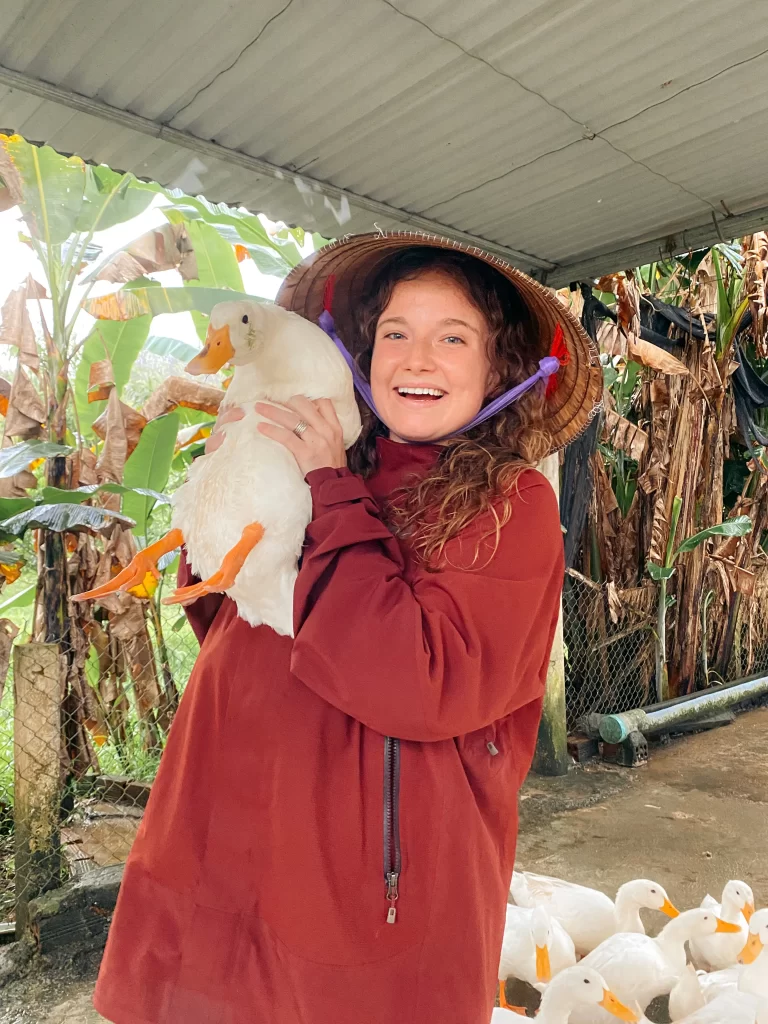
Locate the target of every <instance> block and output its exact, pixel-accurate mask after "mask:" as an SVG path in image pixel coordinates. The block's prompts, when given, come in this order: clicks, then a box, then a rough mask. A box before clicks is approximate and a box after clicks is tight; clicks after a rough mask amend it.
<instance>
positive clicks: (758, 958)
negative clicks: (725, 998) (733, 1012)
mask: <svg viewBox="0 0 768 1024" xmlns="http://www.w3.org/2000/svg"><path fill="white" fill-rule="evenodd" d="M739 963H741V964H743V965H744V966H743V967H742V968H741V971H740V974H739V981H738V986H739V991H740V992H749V993H750V994H751V995H754V996H757V997H758V999H762V1000H766V1001H768V908H766V909H764V910H758V911H757V913H756V914H753V915H752V918H751V920H750V922H749V937H748V938H747V942H746V945H745V946H744V949H742V951H741V953H740V954H739Z"/></svg>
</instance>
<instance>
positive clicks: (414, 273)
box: [350, 246, 552, 560]
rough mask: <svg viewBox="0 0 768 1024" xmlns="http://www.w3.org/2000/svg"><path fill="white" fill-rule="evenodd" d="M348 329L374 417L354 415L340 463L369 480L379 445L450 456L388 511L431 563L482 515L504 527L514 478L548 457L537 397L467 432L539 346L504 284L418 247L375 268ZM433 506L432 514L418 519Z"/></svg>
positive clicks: (464, 258)
mask: <svg viewBox="0 0 768 1024" xmlns="http://www.w3.org/2000/svg"><path fill="white" fill-rule="evenodd" d="M355 320H356V327H357V333H358V338H359V340H358V345H357V350H358V351H359V352H360V355H359V357H358V361H359V363H360V366H361V368H362V369H363V371H364V372H367V373H368V374H369V376H370V381H371V392H372V395H373V399H374V402H375V405H376V410H377V413H378V415H377V416H374V415H372V414H371V413H370V411H368V412H367V413H366V412H364V414H363V422H364V427H363V434H362V436H361V439H360V441H359V442H358V444H357V445H356V446H355V449H354V450H353V451H352V452H351V453H350V465H351V466H352V467H353V468H354V469H356V470H358V472H361V473H363V474H364V475H365V474H368V473H370V472H371V470H372V468H373V466H374V465H375V464H376V459H377V452H376V445H377V438H379V437H381V436H385V437H389V439H390V440H392V441H400V442H403V441H406V442H411V443H420V444H424V443H429V442H435V441H437V442H438V443H439V444H440V445H441V446H442V447H444V448H446V447H447V448H448V449H449V450H448V451H446V452H445V453H444V455H443V457H442V458H441V459H440V460H438V461H437V462H436V463H435V465H434V467H433V468H432V471H431V472H430V473H427V474H425V475H423V477H422V479H421V480H420V481H419V483H418V485H417V486H415V487H413V488H410V489H408V490H404V491H402V492H401V493H400V495H399V496H398V500H397V502H396V503H395V504H394V505H393V510H392V516H393V523H396V524H397V526H398V528H399V530H400V531H401V532H402V533H404V534H408V536H409V538H410V541H411V543H412V544H414V546H415V548H416V550H418V551H419V552H420V553H421V554H422V555H423V556H424V557H425V558H426V559H427V560H429V559H430V558H432V557H434V556H435V555H437V554H438V553H439V552H440V551H442V550H443V548H444V546H445V544H446V543H447V541H448V540H449V539H450V538H451V537H453V536H456V535H457V534H458V533H460V532H461V530H462V529H463V528H464V527H465V526H466V525H467V524H468V523H469V522H471V521H472V520H474V519H476V518H477V516H478V515H481V514H482V513H483V512H488V511H489V510H491V509H492V508H494V509H495V510H496V512H497V513H498V514H499V515H500V517H501V521H502V522H503V521H504V520H505V518H506V516H507V514H508V511H509V502H508V496H509V495H510V494H511V493H512V490H513V488H514V483H515V480H516V478H517V477H518V476H519V474H520V473H521V472H522V471H523V470H524V469H525V468H526V467H529V466H531V465H535V464H536V463H537V462H538V461H539V460H540V459H542V458H543V457H544V455H546V453H547V452H548V451H549V448H550V445H551V441H552V438H551V435H550V434H549V433H548V431H547V429H546V428H545V427H544V425H543V422H542V417H543V411H544V407H545V396H544V391H543V389H541V388H536V389H532V390H531V391H529V392H528V393H527V394H525V395H523V396H522V397H521V398H519V399H518V400H517V401H516V402H514V403H513V404H511V405H509V406H507V408H506V409H504V410H502V411H500V412H499V413H498V414H497V415H496V416H494V417H493V418H492V419H490V420H488V421H486V422H485V423H482V424H479V425H477V426H474V427H471V429H469V430H468V429H466V428H467V424H470V423H471V421H472V420H473V418H474V417H475V416H476V414H477V413H478V412H479V410H480V409H481V408H482V407H483V406H484V405H485V403H486V402H488V401H489V400H491V399H493V398H496V396H498V395H499V394H502V393H503V392H505V391H507V390H508V389H510V388H512V387H514V386H515V385H518V384H520V383H521V382H522V381H523V380H525V379H526V378H528V377H530V376H531V374H533V373H534V371H535V370H536V368H537V365H538V362H539V359H540V356H541V341H540V339H539V337H538V336H537V332H536V331H535V330H534V327H533V323H532V320H531V315H530V312H529V310H528V308H527V306H526V305H525V303H524V302H523V300H522V298H521V297H520V294H519V292H518V290H517V289H516V288H515V286H514V285H513V284H512V283H511V282H510V281H509V280H507V279H506V278H505V277H504V276H502V275H501V274H500V273H499V272H498V271H497V270H495V269H494V268H493V267H491V266H489V265H488V264H486V263H483V262H481V261H480V260H477V259H474V258H473V257H471V256H469V255H467V254H466V253H463V252H455V251H450V250H448V251H446V250H444V249H435V248H431V247H427V246H415V247H412V248H409V249H405V250H403V251H402V252H399V253H396V254H395V255H394V256H393V257H391V258H390V259H389V260H388V261H387V262H386V263H384V265H383V266H382V267H381V268H380V269H379V271H378V273H377V274H376V276H375V277H374V278H373V280H372V282H371V284H370V286H369V287H368V288H367V289H366V291H365V293H364V295H363V297H362V301H361V303H360V306H359V307H358V309H357V311H356V317H355ZM437 507H439V508H441V510H442V514H441V515H440V516H439V517H437V518H430V517H425V516H424V509H425V508H437Z"/></svg>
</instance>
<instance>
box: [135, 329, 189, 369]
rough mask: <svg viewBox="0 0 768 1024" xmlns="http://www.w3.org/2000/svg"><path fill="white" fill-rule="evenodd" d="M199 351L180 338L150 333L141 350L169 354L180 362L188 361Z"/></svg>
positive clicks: (156, 353) (154, 353) (155, 353)
mask: <svg viewBox="0 0 768 1024" xmlns="http://www.w3.org/2000/svg"><path fill="white" fill-rule="evenodd" d="M199 351H200V349H199V348H194V347H193V346H192V345H190V344H189V342H186V341H182V340H181V339H180V338H167V337H164V336H163V335H160V334H151V335H150V336H149V337H148V338H147V340H146V341H145V342H144V348H143V349H142V352H151V353H152V354H153V355H156V356H170V357H171V358H172V359H178V360H179V362H180V363H188V362H189V361H190V359H194V357H195V356H196V355H197V353H198V352H199Z"/></svg>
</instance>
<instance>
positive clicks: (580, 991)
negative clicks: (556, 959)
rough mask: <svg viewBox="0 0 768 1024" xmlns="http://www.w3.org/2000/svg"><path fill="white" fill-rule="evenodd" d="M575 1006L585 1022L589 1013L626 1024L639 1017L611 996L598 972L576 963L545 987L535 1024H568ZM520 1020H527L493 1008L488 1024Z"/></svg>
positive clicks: (516, 1014)
mask: <svg viewBox="0 0 768 1024" xmlns="http://www.w3.org/2000/svg"><path fill="white" fill-rule="evenodd" d="M577 1007H579V1008H581V1009H582V1010H583V1011H584V1013H586V1014H587V1019H590V1018H589V1014H590V1013H595V1012H605V1013H606V1014H607V1015H608V1020H623V1021H626V1022H627V1024H638V1021H639V1020H640V1014H639V1013H637V1012H636V1011H635V1010H632V1009H630V1008H629V1007H628V1006H625V1005H624V1003H622V1002H621V1000H620V999H618V998H617V997H616V995H614V993H613V992H612V991H611V989H610V988H609V986H608V985H607V984H606V981H605V978H603V977H602V976H601V974H600V973H599V972H598V971H595V970H592V969H591V968H589V967H583V966H582V965H581V964H577V965H576V966H575V967H568V968H566V969H565V970H564V971H562V972H561V973H560V974H558V976H557V977H556V978H553V979H552V981H551V982H550V984H549V985H548V986H547V988H546V989H545V991H544V995H543V996H542V999H541V1006H540V1007H539V1010H538V1013H537V1014H536V1024H568V1022H569V1021H570V1020H573V1012H574V1010H575V1009H576V1008H577ZM521 1020H528V1018H527V1017H526V1016H525V1014H521V1013H517V1012H515V1011H514V1010H507V1009H501V1008H498V1007H497V1008H496V1009H495V1010H494V1011H493V1015H492V1017H491V1024H513V1022H515V1021H521Z"/></svg>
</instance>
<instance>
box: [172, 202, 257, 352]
mask: <svg viewBox="0 0 768 1024" xmlns="http://www.w3.org/2000/svg"><path fill="white" fill-rule="evenodd" d="M187 232H188V234H189V240H190V242H191V243H192V248H193V249H194V250H195V256H196V258H197V280H196V281H188V282H187V285H186V287H187V288H192V289H198V288H229V289H231V290H232V291H233V292H242V290H243V278H242V275H241V274H240V266H239V264H238V262H237V256H235V250H234V249H233V248H232V246H231V245H230V243H229V242H228V241H227V240H226V239H224V238H222V237H221V235H220V234H219V232H218V231H217V230H216V228H215V227H212V226H211V225H210V224H205V223H204V222H203V221H199V220H196V221H194V220H193V221H189V222H188V224H187ZM192 320H193V321H194V324H195V329H196V330H197V333H198V335H199V337H200V340H201V341H204V340H205V332H206V330H207V329H208V320H207V318H206V317H203V316H202V315H201V314H200V313H198V312H197V310H193V311H192Z"/></svg>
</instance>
